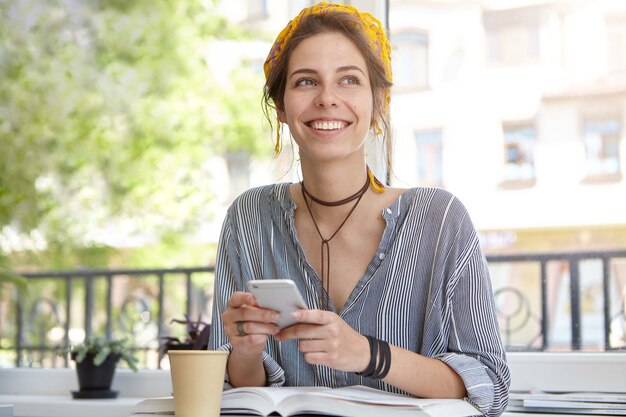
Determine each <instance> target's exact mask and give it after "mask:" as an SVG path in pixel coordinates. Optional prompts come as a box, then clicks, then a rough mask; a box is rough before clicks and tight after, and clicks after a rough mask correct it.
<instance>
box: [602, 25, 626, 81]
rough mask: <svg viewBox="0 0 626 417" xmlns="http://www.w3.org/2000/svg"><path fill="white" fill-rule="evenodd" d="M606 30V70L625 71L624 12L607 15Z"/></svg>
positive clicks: (625, 26)
mask: <svg viewBox="0 0 626 417" xmlns="http://www.w3.org/2000/svg"><path fill="white" fill-rule="evenodd" d="M606 32H607V50H608V51H607V52H608V54H607V59H608V62H607V67H608V70H609V71H611V72H617V71H626V14H622V15H614V16H608V17H607V20H606Z"/></svg>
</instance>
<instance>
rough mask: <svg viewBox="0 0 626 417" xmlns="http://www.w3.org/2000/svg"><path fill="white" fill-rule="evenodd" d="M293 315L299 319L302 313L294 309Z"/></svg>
mask: <svg viewBox="0 0 626 417" xmlns="http://www.w3.org/2000/svg"><path fill="white" fill-rule="evenodd" d="M291 317H292V318H294V319H299V318H300V317H302V313H300V312H299V311H294V312H292V313H291Z"/></svg>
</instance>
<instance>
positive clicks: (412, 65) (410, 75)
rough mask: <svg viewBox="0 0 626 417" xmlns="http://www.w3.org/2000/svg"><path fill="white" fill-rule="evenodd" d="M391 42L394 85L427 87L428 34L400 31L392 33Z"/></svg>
mask: <svg viewBox="0 0 626 417" xmlns="http://www.w3.org/2000/svg"><path fill="white" fill-rule="evenodd" d="M391 43H392V45H393V46H392V48H393V51H392V54H393V55H392V56H393V58H392V60H391V61H392V64H391V65H392V66H393V77H394V80H393V81H394V87H395V88H397V89H400V90H402V89H424V88H428V34H426V33H425V32H400V33H398V34H395V35H392V37H391Z"/></svg>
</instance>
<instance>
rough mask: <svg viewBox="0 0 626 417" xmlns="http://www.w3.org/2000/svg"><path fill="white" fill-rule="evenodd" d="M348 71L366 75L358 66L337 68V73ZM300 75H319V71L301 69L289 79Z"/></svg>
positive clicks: (290, 75)
mask: <svg viewBox="0 0 626 417" xmlns="http://www.w3.org/2000/svg"><path fill="white" fill-rule="evenodd" d="M346 71H359V72H360V73H361V74H363V75H365V72H363V70H362V69H361V68H360V67H358V66H356V65H344V66H342V67H339V68H337V70H336V71H335V72H336V73H340V72H346ZM298 74H317V71H315V70H314V69H310V68H300V69H297V70H295V71H294V72H292V73H291V74H289V78H291V77H293V76H294V75H298Z"/></svg>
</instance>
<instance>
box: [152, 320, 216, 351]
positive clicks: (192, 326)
mask: <svg viewBox="0 0 626 417" xmlns="http://www.w3.org/2000/svg"><path fill="white" fill-rule="evenodd" d="M171 323H179V324H184V325H185V337H184V338H179V337H173V336H164V337H161V346H160V348H159V361H160V360H161V359H162V358H163V356H165V354H166V353H167V351H168V350H170V349H172V350H174V349H176V350H206V349H207V348H208V345H209V333H210V332H211V325H210V324H209V323H206V322H204V321H202V315H200V316H198V319H197V320H192V319H190V318H189V316H188V315H186V314H185V318H184V319H172V320H171V321H170V324H171Z"/></svg>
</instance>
